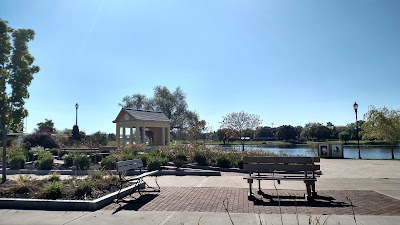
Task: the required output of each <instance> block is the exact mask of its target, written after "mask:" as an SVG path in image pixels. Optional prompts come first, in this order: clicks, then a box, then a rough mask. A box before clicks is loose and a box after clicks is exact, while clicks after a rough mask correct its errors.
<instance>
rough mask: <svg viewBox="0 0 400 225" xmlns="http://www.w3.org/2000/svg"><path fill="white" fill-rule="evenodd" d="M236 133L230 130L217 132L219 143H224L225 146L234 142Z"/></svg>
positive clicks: (224, 129) (223, 129)
mask: <svg viewBox="0 0 400 225" xmlns="http://www.w3.org/2000/svg"><path fill="white" fill-rule="evenodd" d="M234 135H235V132H233V131H232V130H231V129H228V128H222V129H218V130H217V137H218V140H219V141H223V142H224V145H225V144H226V142H227V141H228V143H229V140H232V139H233V138H234Z"/></svg>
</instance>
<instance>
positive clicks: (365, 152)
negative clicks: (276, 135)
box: [223, 145, 400, 159]
mask: <svg viewBox="0 0 400 225" xmlns="http://www.w3.org/2000/svg"><path fill="white" fill-rule="evenodd" d="M223 148H224V149H235V150H241V149H242V148H241V146H239V145H237V146H229V147H223ZM245 150H261V151H268V152H273V153H275V154H278V155H283V154H286V155H289V156H315V155H316V154H317V150H316V149H315V150H311V149H309V148H308V147H307V146H306V145H301V146H285V147H266V146H263V145H245ZM360 150H361V157H362V158H363V159H391V158H392V153H391V148H390V146H363V145H360ZM343 154H344V157H345V158H351V159H357V158H358V148H357V146H356V145H344V146H343ZM394 157H395V159H399V158H400V147H399V146H396V147H395V149H394Z"/></svg>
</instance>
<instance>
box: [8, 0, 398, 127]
mask: <svg viewBox="0 0 400 225" xmlns="http://www.w3.org/2000/svg"><path fill="white" fill-rule="evenodd" d="M399 12H400V1H398V0H328V1H317V0H312V1H311V0H303V1H298V0H284V1H271V0H261V1H257V0H253V1H244V0H229V1H223V0H216V1H214V0H190V1H184V0H180V1H172V0H160V1H152V0H151V1H148V0H143V1H138V0H137V1H131V0H112V1H111V0H109V1H105V0H103V1H102V0H85V1H80V0H63V1H61V0H53V1H50V0H35V1H25V0H0V18H1V19H3V20H6V21H8V22H9V26H11V27H13V28H30V29H33V30H34V31H35V33H36V35H35V39H34V40H33V41H32V42H31V43H30V44H29V48H30V52H31V54H32V55H33V56H34V57H35V59H36V60H35V64H36V65H38V66H39V67H40V72H39V73H37V74H35V75H34V80H33V81H32V84H31V86H30V87H29V89H28V90H29V92H30V98H29V99H28V100H27V102H26V108H27V109H28V111H29V116H28V117H27V119H26V120H25V128H26V131H28V132H32V131H33V129H34V128H36V127H37V123H39V122H43V121H44V120H45V119H51V120H52V121H53V122H54V124H55V127H56V128H57V129H58V130H63V129H65V128H69V129H72V127H73V125H74V124H75V103H78V104H79V109H78V125H79V128H80V130H82V131H85V132H86V133H87V134H91V133H94V132H96V131H102V132H107V133H115V124H113V123H112V121H113V120H114V119H115V118H116V117H117V114H118V113H119V111H120V110H121V108H120V107H119V106H118V103H120V102H121V101H122V98H123V97H124V96H126V95H132V94H135V93H140V94H145V95H146V96H148V97H151V96H152V95H153V88H154V87H155V86H157V85H162V86H166V87H168V88H169V89H170V90H171V91H172V90H174V89H175V88H176V87H178V86H180V87H181V88H182V90H183V91H184V92H185V93H186V98H187V103H188V107H189V109H190V110H194V111H196V112H197V113H198V114H199V116H200V118H201V119H204V120H205V121H206V122H207V124H208V126H209V128H210V129H211V130H212V131H216V130H217V129H218V128H219V127H220V123H219V122H220V121H222V118H223V117H224V116H226V115H227V114H229V113H232V112H240V111H245V112H247V113H249V114H256V115H259V116H260V118H261V119H262V125H263V126H272V124H273V126H274V127H277V126H280V125H293V126H298V125H300V126H304V125H305V124H306V123H309V122H319V123H323V124H326V123H327V122H332V123H333V124H334V125H336V126H339V125H346V124H348V123H352V122H355V113H354V109H353V104H354V102H355V101H357V103H358V105H359V109H358V113H359V114H358V115H359V118H360V119H362V117H363V115H364V114H365V113H366V112H367V111H368V108H369V107H370V106H375V107H378V108H381V107H384V106H385V107H389V108H392V109H398V108H400V101H399V100H400V98H399V97H400V88H399V84H400V25H399V24H400V13H399Z"/></svg>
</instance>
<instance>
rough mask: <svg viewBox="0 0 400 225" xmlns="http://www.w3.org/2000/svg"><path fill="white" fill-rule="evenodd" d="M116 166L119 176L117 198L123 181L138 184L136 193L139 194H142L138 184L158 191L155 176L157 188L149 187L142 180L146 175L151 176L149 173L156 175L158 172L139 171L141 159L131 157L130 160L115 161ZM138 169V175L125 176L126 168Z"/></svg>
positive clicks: (141, 163) (141, 164)
mask: <svg viewBox="0 0 400 225" xmlns="http://www.w3.org/2000/svg"><path fill="white" fill-rule="evenodd" d="M116 167H117V171H118V177H119V182H120V189H119V192H118V195H117V200H118V199H119V193H120V192H121V190H122V185H123V184H124V183H128V182H129V183H132V184H133V185H136V186H138V187H139V188H138V189H137V190H138V193H139V194H140V195H142V193H141V192H144V191H141V190H140V186H141V185H142V184H143V185H145V187H148V188H151V189H153V190H152V191H153V192H159V191H160V186H159V185H158V183H157V176H155V181H156V184H157V186H158V189H156V188H153V187H150V186H149V185H147V183H146V182H145V181H144V180H143V178H145V177H147V176H151V175H156V174H157V173H158V171H157V170H156V171H149V172H145V173H141V172H142V167H143V162H142V160H141V159H132V160H126V161H119V162H116ZM137 169H139V170H140V173H141V174H139V175H136V176H126V173H127V172H128V170H137Z"/></svg>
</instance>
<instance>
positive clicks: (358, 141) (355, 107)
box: [353, 102, 361, 159]
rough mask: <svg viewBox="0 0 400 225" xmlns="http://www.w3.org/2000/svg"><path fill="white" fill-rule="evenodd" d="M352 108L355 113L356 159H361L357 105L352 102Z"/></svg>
mask: <svg viewBox="0 0 400 225" xmlns="http://www.w3.org/2000/svg"><path fill="white" fill-rule="evenodd" d="M353 108H354V112H355V113H356V134H357V147H358V159H361V152H360V138H359V137H358V118H357V111H358V104H357V102H354V105H353Z"/></svg>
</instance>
